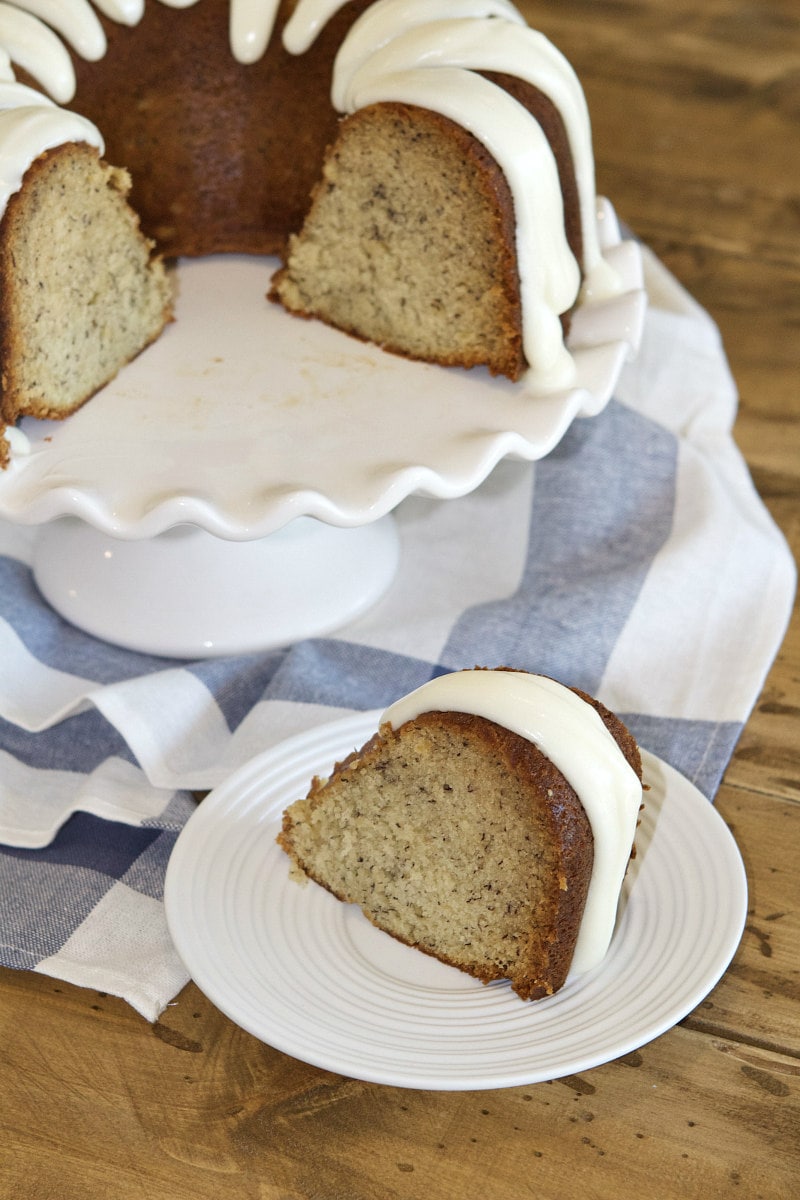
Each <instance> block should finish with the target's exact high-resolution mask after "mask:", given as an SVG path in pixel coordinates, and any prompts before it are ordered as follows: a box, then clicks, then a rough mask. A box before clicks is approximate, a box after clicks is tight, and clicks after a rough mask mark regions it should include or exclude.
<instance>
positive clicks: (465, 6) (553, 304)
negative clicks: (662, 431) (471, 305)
mask: <svg viewBox="0 0 800 1200" xmlns="http://www.w3.org/2000/svg"><path fill="white" fill-rule="evenodd" d="M151 2H155V0H151ZM158 2H159V3H161V4H165V5H167V6H169V7H172V8H177V9H179V8H188V7H191V6H192V5H193V4H195V3H197V0H158ZM345 2H346V0H299V2H298V4H297V7H296V8H295V10H294V12H293V14H292V16H291V18H290V20H289V21H288V23H287V25H286V27H285V29H284V32H283V42H284V45H285V47H286V48H287V49H288V50H289V51H290V52H291V53H293V54H302V53H304V52H305V51H306V50H307V49H308V48H309V47H310V46H311V45H312V43H313V42H314V40H315V38H316V37H317V35H318V34H319V32H320V30H321V29H322V28H324V26H325V24H326V23H327V22H328V21H329V20H330V19H331V17H332V16H333V15H334V14H335V13H336V12H337V11H338V10H339V9H340V8H342V7H343V5H344V4H345ZM279 4H280V0H230V10H229V11H230V17H229V24H230V41H231V51H232V53H233V55H234V57H235V58H236V59H237V60H238V61H240V62H242V63H252V62H255V61H256V60H257V59H259V58H260V57H261V56H262V55H263V53H264V50H265V49H266V47H267V45H268V44H269V41H270V39H271V36H272V33H273V29H274V24H275V19H276V16H277V12H278V8H279ZM144 8H145V0H91V2H90V0H11V2H8V3H4V2H0V79H2V80H6V81H8V82H13V80H14V74H13V66H12V63H17V64H18V65H20V66H22V67H23V68H24V69H25V70H26V71H27V72H28V73H29V74H30V75H31V76H32V77H33V78H34V79H35V80H36V82H37V83H38V84H40V85H41V86H42V87H43V88H44V89H45V91H46V92H47V93H48V94H49V95H50V96H51V97H52V98H53V99H54V100H55V101H56V102H57V103H59V104H65V103H68V102H69V101H70V100H71V99H72V98H73V96H74V92H75V72H74V69H73V66H72V60H71V58H70V54H69V52H68V51H67V48H66V45H65V42H68V43H69V44H70V45H71V46H72V48H73V49H74V50H75V52H76V53H77V54H79V55H80V56H82V57H83V58H86V59H89V60H90V61H94V60H96V59H98V58H102V56H103V54H104V52H105V48H106V41H105V35H104V33H103V29H102V26H101V24H100V21H99V19H98V17H97V13H96V11H95V10H98V11H100V12H102V13H103V14H104V15H105V16H106V17H108V18H109V19H111V20H114V21H117V22H119V23H121V24H124V25H135V24H136V23H137V22H138V21H140V20H141V18H142V15H143V13H144ZM480 71H499V72H505V73H507V74H511V75H517V76H518V77H520V78H521V79H525V80H527V81H529V82H530V83H532V84H533V85H534V86H536V87H538V88H540V90H542V91H544V92H545V93H546V94H548V95H549V96H550V97H551V99H552V100H553V102H554V103H555V104H556V106H557V107H558V109H559V111H560V112H561V115H562V118H563V120H564V124H565V128H566V131H567V137H568V139H569V143H570V147H571V149H572V155H573V159H574V162H575V167H576V175H577V182H578V189H579V195H580V204H581V213H582V226H583V240H584V262H583V263H582V264H581V266H582V271H583V284H582V287H583V291H584V293H585V294H589V293H591V294H592V296H593V297H595V298H597V297H599V296H603V295H608V294H613V293H614V292H615V291H617V290H619V281H618V280H617V277H616V275H615V274H614V272H613V271H612V270H611V269H610V268H609V266H608V264H607V263H606V262H605V260H604V259H603V257H602V255H601V253H600V250H599V246H598V242H597V221H596V197H595V190H594V164H593V158H592V150H591V131H590V126H589V118H588V113H587V111H586V104H585V100H584V97H583V91H582V89H581V87H580V84H579V82H578V80H577V78H576V77H575V74H574V72H573V71H572V68H571V67H570V66H569V64H568V63H567V61H566V59H564V57H563V56H562V55H561V54H560V53H559V51H558V50H556V49H555V47H554V46H552V44H551V43H550V42H549V41H548V40H547V39H546V38H545V37H543V36H542V35H541V34H539V33H537V32H535V31H534V30H532V29H529V27H528V25H527V23H526V22H525V20H524V18H523V17H522V16H521V14H520V13H519V11H518V10H517V9H516V8H515V7H514V5H513V4H512V3H510V0H375V3H373V4H371V5H370V7H369V8H368V9H366V11H365V12H364V13H363V14H362V16H361V17H360V18H359V19H358V20H357V21H355V22H354V24H353V26H352V27H351V29H350V31H349V33H348V35H347V36H346V38H345V39H344V41H343V43H342V46H341V47H340V50H339V54H338V56H337V59H336V64H335V69H334V77H333V82H332V100H333V103H334V106H335V107H336V108H338V109H339V110H340V111H341V112H353V111H355V110H356V109H357V108H361V107H364V106H365V105H367V104H371V103H374V102H379V101H387V100H396V101H402V102H404V103H408V104H412V105H419V106H421V107H426V108H429V109H432V110H434V111H436V112H439V113H441V114H442V115H443V116H446V117H449V118H450V119H452V120H454V121H456V122H458V123H459V124H461V125H462V126H464V127H465V128H467V129H468V130H469V131H470V132H471V133H472V134H473V135H474V136H475V137H477V138H478V139H479V140H480V141H481V142H483V144H484V145H485V146H486V147H487V149H488V150H489V152H490V153H491V154H492V155H493V157H494V158H495V159H496V160H497V162H498V163H499V165H500V167H501V169H502V170H503V171H504V173H505V175H506V178H507V180H508V183H509V187H510V190H511V193H512V196H513V201H514V208H515V218H516V223H517V234H516V238H517V247H516V248H517V260H518V267H519V275H520V292H521V299H522V320H523V348H524V353H525V357H526V360H527V361H528V364H529V370H528V372H527V376H526V379H525V386H526V388H527V389H528V390H529V391H532V392H536V391H548V390H551V389H553V388H557V387H565V386H569V385H570V383H571V382H572V379H573V377H574V371H575V366H574V362H573V360H572V357H571V355H570V354H569V352H568V351H567V349H566V348H565V346H564V343H563V337H562V332H561V324H560V320H559V316H560V314H561V313H563V312H565V311H566V310H568V309H569V308H570V307H572V305H573V304H574V303H575V301H576V299H577V297H578V294H579V291H580V289H581V268H579V266H578V264H577V263H576V262H575V260H574V257H573V255H572V253H571V251H570V249H569V247H568V245H567V242H566V237H565V234H564V227H563V204H562V199H561V190H560V186H559V184H558V173H557V170H556V164H555V160H554V157H553V154H552V151H551V149H550V146H549V144H548V142H547V139H546V137H545V136H544V134H543V132H542V130H541V127H540V126H539V124H538V122H536V121H535V120H534V118H533V117H532V116H531V115H530V114H529V113H528V112H527V110H526V109H525V108H524V107H523V106H522V105H521V104H518V103H517V101H516V100H514V99H513V98H512V97H510V96H509V95H508V94H507V93H506V92H505V91H504V90H503V89H502V88H499V87H497V86H495V85H494V84H492V83H490V82H489V81H488V80H486V79H484V78H483V77H482V75H481V74H479V72H480ZM14 86H20V85H16V84H15V85H14ZM30 107H39V108H40V109H41V110H42V111H41V112H40V113H39V114H38V115H37V116H36V117H34V116H33V114H32V113H31V112H28V111H27V109H28V108H30ZM4 109H5V114H4V117H3V125H2V128H3V135H4V136H3V137H0V176H2V180H3V187H2V193H3V194H4V195H5V196H6V197H7V196H8V195H10V194H11V193H12V192H13V191H14V190H15V188H18V187H19V185H20V182H21V179H22V177H23V176H24V173H25V165H24V159H25V154H26V153H27V165H30V163H32V162H33V161H34V159H35V158H36V157H37V156H38V155H39V154H40V153H42V151H43V150H44V149H48V148H50V147H51V146H53V145H55V144H57V143H56V142H55V141H54V140H53V138H54V137H55V136H56V131H57V130H58V129H59V128H61V129H63V130H64V137H65V139H66V140H75V139H78V140H85V141H89V142H91V143H92V144H93V145H98V146H99V145H101V143H102V139H101V137H100V134H99V132H98V131H97V130H96V128H95V127H94V126H91V125H90V124H89V123H88V122H84V123H83V124H80V123H76V118H74V117H72V116H71V115H68V116H67V117H66V118H64V120H65V123H64V124H63V125H61V126H59V124H58V121H59V120H60V119H61V118H57V117H56V114H55V113H54V111H53V109H52V106H49V107H48V106H47V105H46V104H45V101H44V98H43V97H37V99H32V98H31V94H30V92H28V91H26V93H25V98H24V100H22V99H20V100H17V101H13V100H10V99H8V98H7V102H6V103H5V104H4ZM43 113H44V114H46V115H43ZM6 136H7V137H8V139H9V145H10V146H12V152H11V154H10V156H9V155H7V153H6V148H5V138H6ZM25 145H27V147H28V149H27V152H25V151H24V150H23V147H24V146H25ZM21 165H22V170H21V171H20V166H21ZM0 215H2V210H1V209H0Z"/></svg>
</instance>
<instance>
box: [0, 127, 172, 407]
mask: <svg viewBox="0 0 800 1200" xmlns="http://www.w3.org/2000/svg"><path fill="white" fill-rule="evenodd" d="M129 186H130V181H129V178H128V175H127V173H126V172H125V171H123V170H119V169H117V168H113V167H109V166H107V165H106V164H105V163H103V162H102V161H101V160H100V158H99V156H98V153H97V151H96V150H94V149H93V148H92V147H90V146H88V145H84V144H65V145H62V146H60V147H58V149H56V150H54V151H50V152H47V153H45V154H44V155H41V156H40V157H39V158H38V159H37V160H36V161H35V162H34V163H33V165H32V166H31V167H30V168H29V170H28V172H27V174H26V177H25V186H24V187H23V188H22V189H21V190H20V191H19V192H17V193H16V194H15V195H14V196H12V197H11V199H10V201H9V204H8V207H7V210H6V213H5V215H4V217H3V226H2V233H3V236H2V238H0V245H1V246H2V248H3V253H2V262H0V271H2V276H3V279H4V281H5V283H4V288H3V295H2V297H0V361H2V363H3V378H2V415H3V417H4V418H5V419H6V420H7V421H9V422H12V421H13V420H15V418H16V416H17V414H18V413H19V412H20V411H25V412H29V413H31V414H33V415H35V416H38V417H61V416H65V415H66V414H67V413H69V412H71V411H73V410H74V409H75V408H76V407H77V406H78V405H79V404H80V403H82V402H83V401H84V400H85V399H86V398H88V396H90V395H92V394H93V393H94V392H96V391H97V390H98V389H99V388H100V387H102V386H103V385H104V384H105V383H107V382H108V381H109V380H110V379H112V378H113V377H114V375H115V374H116V373H117V371H118V369H119V367H120V365H121V364H122V363H124V362H127V361H129V360H130V359H132V358H133V357H134V356H135V355H136V354H138V353H139V351H140V350H142V349H143V348H144V347H145V346H146V345H147V344H148V343H149V342H151V341H153V339H154V338H156V337H157V336H158V334H159V333H160V332H161V330H162V329H163V327H164V325H165V323H166V321H167V320H169V319H170V310H171V288H170V284H169V280H168V278H167V275H166V272H165V271H164V268H163V266H162V263H161V261H160V260H159V259H158V258H157V257H154V255H153V252H152V245H151V243H150V242H149V241H148V240H147V239H146V238H145V237H144V236H143V235H142V234H141V232H140V229H139V224H138V218H137V217H136V215H135V213H134V212H133V211H132V209H131V208H130V207H129V205H128V204H127V201H126V195H127V192H128V189H129Z"/></svg>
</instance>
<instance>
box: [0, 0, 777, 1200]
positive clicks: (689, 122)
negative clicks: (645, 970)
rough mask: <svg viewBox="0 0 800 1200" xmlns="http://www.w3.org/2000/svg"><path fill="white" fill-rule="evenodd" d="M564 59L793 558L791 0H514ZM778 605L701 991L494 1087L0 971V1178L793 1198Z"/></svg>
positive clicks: (736, 768) (146, 1185) (99, 1188)
mask: <svg viewBox="0 0 800 1200" xmlns="http://www.w3.org/2000/svg"><path fill="white" fill-rule="evenodd" d="M524 7H525V9H526V11H527V12H528V14H529V15H530V17H531V20H532V23H534V24H538V26H539V27H540V28H542V29H543V30H544V31H545V32H546V33H548V34H549V35H550V36H551V37H552V38H553V39H554V40H555V41H556V43H557V44H558V45H560V46H561V48H562V49H563V50H564V51H565V53H566V54H567V55H568V57H570V58H571V60H572V61H573V63H574V64H575V66H576V68H577V69H578V71H579V74H580V75H581V77H582V79H583V81H584V84H585V88H586V92H587V95H588V99H589V102H590V106H591V109H592V112H593V116H594V128H595V134H596V155H597V164H598V179H599V188H600V190H601V191H602V192H604V193H605V194H607V195H609V196H611V197H612V199H613V200H614V202H615V205H616V207H617V209H618V211H619V212H620V214H621V215H622V216H623V217H624V218H625V219H626V220H627V221H628V222H629V223H630V224H631V225H632V227H633V228H634V229H635V230H636V231H637V232H638V233H639V234H640V235H641V236H642V237H643V238H644V239H645V240H646V241H648V242H649V243H650V245H651V246H652V247H653V248H654V250H655V251H656V252H657V253H658V254H659V255H660V256H661V258H662V259H663V260H664V261H665V262H666V264H667V265H668V266H669V267H670V268H671V269H672V270H673V271H674V273H675V274H676V275H677V276H678V278H679V279H681V280H682V281H683V283H684V284H685V285H686V286H687V287H688V289H689V290H690V291H691V292H692V293H693V294H694V295H695V296H696V297H697V299H698V300H699V301H700V302H701V303H702V304H703V305H705V306H706V307H707V308H708V309H709V310H710V312H711V313H712V314H713V316H714V317H715V318H716V320H717V321H718V322H719V325H720V327H721V330H722V333H723V336H724V338H725V341H726V345H727V349H728V353H729V358H730V362H731V365H732V368H733V371H734V374H735V376H736V379H737V382H738V384H739V388H740V392H741V409H740V414H739V418H738V422H737V425H736V431H735V433H736V438H737V441H738V444H739V445H740V447H741V448H742V450H743V452H744V454H745V456H746V458H747V460H748V462H749V464H750V467H751V469H752V474H753V477H754V480H755V483H756V486H757V487H758V490H759V491H760V493H761V495H762V496H763V498H764V500H765V502H766V504H767V506H768V507H769V509H770V511H771V512H772V514H773V516H774V517H775V519H776V521H777V522H778V524H779V525H780V526H781V528H782V529H783V530H784V532H785V534H786V535H787V537H788V539H789V541H790V543H791V544H792V546H793V549H794V551H795V553H797V552H798V551H800V461H799V459H800V456H799V455H798V432H800V428H799V427H800V421H799V420H798V418H799V417H800V395H799V394H798V390H799V389H800V7H798V4H797V0H760V2H759V0H751V2H750V3H745V2H744V0H703V3H697V0H622V2H620V0H571V2H561V0H558V2H556V0H553V2H551V3H533V2H531V3H527V4H525V5H524ZM799 714H800V621H798V620H797V619H795V620H794V623H793V625H792V627H791V629H790V631H789V634H788V637H787V639H786V641H785V644H784V646H783V649H782V651H781V653H780V655H779V657H778V660H777V662H776V663H775V665H774V667H773V669H772V671H771V672H770V674H769V677H768V679H767V681H766V685H765V688H764V691H763V694H762V696H761V698H760V700H759V702H758V705H757V707H756V710H755V712H754V713H753V715H752V717H751V719H750V721H749V722H748V724H747V727H746V729H745V731H744V734H743V736H742V738H741V741H740V744H739V746H738V749H737V751H736V755H735V757H734V759H733V762H732V763H731V765H730V768H729V770H728V772H727V774H726V776H725V780H724V783H723V786H722V788H721V791H720V793H719V796H718V799H717V806H718V809H719V811H720V812H721V813H722V814H723V816H724V817H725V819H726V821H727V822H728V823H729V824H730V826H731V828H732V829H733V831H734V833H735V835H736V838H737V840H738V843H739V845H740V847H741V850H742V854H743V856H744V860H745V863H746V867H747V875H748V880H749V887H750V896H751V900H750V916H749V920H748V924H747V930H746V933H745V935H744V939H743V941H742V944H741V947H740V949H739V951H738V953H737V954H736V957H735V959H734V961H733V964H732V965H731V967H730V969H729V971H728V972H727V974H726V975H725V976H724V978H723V980H722V981H721V983H720V984H719V985H718V986H717V987H716V988H715V989H714V991H713V992H712V994H711V995H710V996H709V997H708V998H707V999H706V1000H704V1001H703V1003H701V1004H700V1005H699V1007H698V1008H697V1009H696V1010H695V1011H694V1012H693V1013H692V1014H691V1015H690V1016H689V1017H687V1019H686V1020H684V1021H682V1022H681V1023H680V1025H679V1026H678V1027H677V1028H675V1029H673V1030H671V1031H670V1032H669V1033H667V1034H665V1035H663V1036H662V1037H660V1038H658V1039H657V1040H656V1041H654V1042H652V1043H651V1044H649V1045H646V1046H644V1047H642V1048H641V1049H640V1050H639V1051H637V1052H636V1053H633V1054H629V1055H627V1056H626V1057H625V1058H624V1059H622V1060H620V1061H617V1062H613V1063H609V1064H608V1065H607V1066H604V1067H600V1068H597V1069H595V1070H592V1071H588V1072H586V1073H585V1074H583V1075H581V1076H580V1077H574V1078H567V1079H560V1080H558V1081H555V1082H552V1083H545V1084H538V1085H536V1086H531V1087H519V1088H513V1089H509V1090H506V1091H486V1092H466V1093H431V1092H413V1091H404V1090H400V1089H392V1088H386V1087H378V1086H373V1085H370V1084H365V1083H359V1082H355V1081H353V1080H351V1079H345V1078H341V1077H339V1076H335V1075H331V1074H327V1073H326V1072H324V1071H320V1070H317V1069H315V1068H313V1067H310V1066H306V1065H304V1064H303V1063H300V1062H296V1061H294V1060H292V1059H289V1058H286V1057H284V1056H283V1055H282V1054H280V1053H278V1052H277V1051H274V1050H272V1049H270V1048H269V1047H268V1046H265V1045H262V1044H261V1043H259V1042H257V1041H255V1040H254V1039H253V1038H251V1037H250V1036H249V1035H247V1034H246V1033H243V1032H242V1031H241V1030H240V1029H238V1028H237V1027H235V1026H234V1025H232V1024H231V1023H230V1021H228V1020H226V1019H225V1018H224V1017H222V1016H221V1015H220V1014H219V1012H217V1011H216V1010H215V1009H214V1007H213V1006H212V1005H211V1004H210V1003H209V1002H208V1001H207V1000H206V999H205V998H204V997H203V996H202V995H201V994H200V992H199V991H198V990H197V989H196V988H195V987H194V986H192V985H190V986H189V987H187V988H186V989H185V991H184V992H183V993H182V994H181V995H180V996H179V998H178V1002H177V1004H175V1005H174V1006H173V1007H170V1008H168V1009H167V1011H166V1012H165V1013H164V1015H163V1017H162V1019H161V1020H160V1021H159V1022H158V1023H157V1024H156V1025H155V1026H150V1025H148V1024H147V1023H145V1022H144V1021H143V1020H142V1019H141V1018H140V1017H139V1016H137V1015H136V1014H135V1013H134V1012H133V1010H132V1009H130V1008H129V1007H127V1006H126V1005H125V1004H124V1003H122V1002H121V1001H116V1000H114V999H113V998H110V997H108V996H105V995H98V994H97V993H94V992H91V991H85V990H80V989H76V988H72V987H70V986H68V985H66V984H59V983H58V982H56V981H54V980H52V979H47V978H45V977H43V976H40V975H34V974H29V973H21V972H14V971H3V972H0V1064H2V1065H1V1066H0V1193H2V1195H3V1196H9V1197H14V1198H22V1200H39V1198H40V1197H55V1198H57V1200H71V1198H73V1197H82V1198H83V1197H92V1198H100V1197H102V1198H105V1197H114V1198H115V1200H134V1198H136V1200H180V1198H181V1197H184V1196H189V1197H193V1198H195V1200H205V1198H208V1200H212V1198H213V1200H227V1198H229V1197H230V1198H235V1200H255V1198H257V1197H258V1198H260V1200H312V1198H313V1200H388V1198H395V1197H397V1198H403V1200H406V1198H407V1200H417V1198H419V1200H422V1198H423V1197H430V1198H431V1200H494V1198H497V1200H500V1198H502V1200H515V1198H516V1197H523V1196H528V1195H531V1196H533V1195H536V1196H539V1197H543V1198H544V1200H562V1198H569V1197H581V1198H582V1200H595V1198H597V1197H619V1198H620V1200H624V1198H625V1197H636V1200H639V1198H640V1197H648V1198H649V1197H654V1198H657V1200H668V1198H670V1197H676V1198H678V1197H680V1198H681V1200H687V1198H691V1197H698V1198H699V1197H703V1198H704V1200H707V1198H714V1197H721V1196H726V1197H727V1196H731V1197H733V1196H738V1197H740V1198H741V1200H752V1198H755V1197H764V1200H778V1198H781V1197H789V1196H795V1195H800V1182H798V1180H800V1144H799V1143H800V1007H799V1006H798V999H800V871H798V846H800V838H799V837H798V832H799V831H800V719H798V715H799Z"/></svg>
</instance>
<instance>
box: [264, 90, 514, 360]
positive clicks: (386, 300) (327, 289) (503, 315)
mask: <svg viewBox="0 0 800 1200" xmlns="http://www.w3.org/2000/svg"><path fill="white" fill-rule="evenodd" d="M489 166H491V167H493V162H492V160H491V159H490V158H489V156H488V153H487V151H486V150H485V149H484V148H483V147H482V146H481V145H480V143H478V142H477V141H476V140H475V139H474V138H472V137H471V136H470V135H469V134H467V133H466V132H465V131H464V130H463V129H461V128H460V127H459V126H457V125H456V124H454V123H453V122H451V121H448V120H447V119H446V118H444V117H441V116H440V115H439V114H437V113H433V112H429V111H427V110H424V109H419V108H413V107H409V106H405V105H401V104H381V105H373V106H371V107H368V108H365V109H362V110H360V111H359V112H357V113H355V114H353V115H352V116H350V117H348V118H346V119H345V120H344V121H343V122H342V124H341V125H340V128H339V135H338V138H337V140H336V142H335V144H334V146H333V148H332V150H331V152H330V153H329V155H328V158H327V161H326V163H325V166H324V172H323V177H322V180H321V182H320V183H319V184H318V185H317V188H316V190H315V193H314V196H313V200H312V206H311V210H310V213H309V216H308V217H307V219H306V221H305V224H304V226H303V229H302V231H301V232H300V233H299V234H297V235H295V236H293V237H292V238H291V239H290V245H289V253H288V259H287V265H286V267H285V268H284V269H282V270H281V271H280V272H278V274H277V276H276V277H275V280H274V284H273V290H272V295H273V298H279V299H280V300H281V302H282V303H283V304H284V305H285V306H286V307H287V308H288V309H289V310H290V311H293V312H296V313H300V314H303V315H313V316H315V317H318V318H320V319H321V320H323V321H326V322H328V323H329V324H332V325H334V326H336V327H337V328H339V329H344V330H345V331H347V332H350V333H355V334H356V335H357V336H359V337H361V338H364V339H367V340H369V341H372V342H375V343H376V344H377V345H379V346H381V347H383V349H385V350H390V351H394V352H395V353H398V354H403V355H407V356H412V357H414V358H418V359H422V360H427V361H436V362H440V363H441V362H443V363H445V364H448V365H460V366H467V367H469V366H473V365H475V364H477V363H485V364H486V365H487V366H488V367H489V370H490V371H492V372H493V373H495V374H497V373H503V374H507V375H510V376H511V377H515V376H516V375H518V374H519V372H520V369H521V367H522V364H523V359H522V352H521V344H520V332H519V330H520V321H519V279H518V274H517V268H516V260H515V256H514V253H513V246H514V221H513V205H512V203H511V200H510V195H509V194H508V190H507V184H506V183H505V180H504V178H503V177H501V176H500V175H499V173H498V172H496V171H494V170H489V169H487V168H488V167H489ZM509 247H511V248H512V249H511V250H509Z"/></svg>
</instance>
